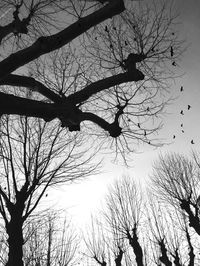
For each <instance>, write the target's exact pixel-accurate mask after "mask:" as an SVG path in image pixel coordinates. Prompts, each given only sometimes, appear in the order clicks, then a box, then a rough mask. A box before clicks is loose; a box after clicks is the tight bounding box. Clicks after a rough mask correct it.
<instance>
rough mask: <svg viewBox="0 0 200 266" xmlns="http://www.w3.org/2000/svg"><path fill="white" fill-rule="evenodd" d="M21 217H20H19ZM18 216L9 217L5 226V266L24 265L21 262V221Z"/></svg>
mask: <svg viewBox="0 0 200 266" xmlns="http://www.w3.org/2000/svg"><path fill="white" fill-rule="evenodd" d="M20 218H21V217H20ZM20 218H19V217H18V216H16V217H15V216H14V217H12V218H11V220H10V222H9V224H8V225H7V226H6V230H7V234H8V240H7V242H8V248H9V253H8V261H7V263H6V266H14V265H17V266H24V263H23V260H22V258H23V242H24V241H23V230H22V226H23V223H22V222H21V219H20Z"/></svg>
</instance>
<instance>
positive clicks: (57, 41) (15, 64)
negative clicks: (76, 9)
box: [0, 0, 125, 79]
mask: <svg viewBox="0 0 200 266" xmlns="http://www.w3.org/2000/svg"><path fill="white" fill-rule="evenodd" d="M124 9H125V7H124V3H123V0H115V1H110V2H109V3H108V4H107V5H105V6H104V7H102V8H100V9H99V10H97V11H95V12H93V13H92V14H90V15H88V16H86V17H83V18H80V19H79V20H78V21H77V22H75V23H73V24H72V25H70V26H69V27H67V28H66V29H64V30H62V31H60V32H58V33H57V34H54V35H51V36H47V37H40V38H39V39H38V40H37V41H36V42H35V43H33V45H31V46H29V47H27V48H25V49H23V50H21V51H19V52H16V53H14V54H11V55H10V56H8V57H7V58H6V59H4V60H3V61H2V62H1V63H0V79H2V78H4V77H5V76H6V75H8V74H9V73H11V72H13V71H14V70H16V69H18V68H19V67H21V66H23V65H25V64H27V63H29V62H31V61H33V60H35V59H36V58H38V57H39V56H41V55H44V54H46V53H49V52H51V51H54V50H56V49H59V48H61V47H62V46H64V45H66V44H67V43H69V42H71V41H72V40H73V39H75V38H76V37H78V36H79V35H81V34H82V33H84V32H86V31H87V30H88V29H90V28H91V27H93V26H95V25H97V24H99V23H101V22H103V21H105V20H106V19H108V18H111V17H113V16H115V15H117V14H119V13H121V12H122V11H124Z"/></svg>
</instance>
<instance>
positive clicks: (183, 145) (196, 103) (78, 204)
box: [48, 0, 200, 225]
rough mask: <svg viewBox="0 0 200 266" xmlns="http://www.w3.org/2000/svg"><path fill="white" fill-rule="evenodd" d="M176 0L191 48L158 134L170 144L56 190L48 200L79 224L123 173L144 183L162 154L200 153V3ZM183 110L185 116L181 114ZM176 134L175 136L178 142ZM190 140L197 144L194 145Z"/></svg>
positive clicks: (193, 0) (143, 152)
mask: <svg viewBox="0 0 200 266" xmlns="http://www.w3.org/2000/svg"><path fill="white" fill-rule="evenodd" d="M156 1H160V0H156ZM174 1H175V4H176V6H177V10H178V12H179V13H180V22H181V24H180V33H181V35H182V37H183V38H185V39H186V40H187V45H188V49H187V51H186V52H185V54H184V58H183V60H182V62H181V63H180V66H178V68H179V69H178V70H180V71H181V72H182V73H184V75H183V77H181V78H179V79H177V80H176V83H175V84H174V85H173V87H172V90H173V94H174V95H176V96H178V99H177V100H175V101H174V103H173V104H172V105H170V106H169V107H168V110H167V111H168V115H166V116H165V117H164V127H163V129H162V130H161V132H160V134H159V136H160V138H165V140H166V142H169V143H170V142H171V144H170V145H166V146H164V147H162V148H159V149H156V150H154V149H153V148H152V149H148V150H145V149H143V147H141V152H142V153H140V154H133V162H134V166H133V167H132V168H131V169H126V168H125V167H121V166H113V165H111V164H109V165H107V167H105V169H104V170H105V173H103V174H101V175H97V176H92V177H90V178H89V179H88V180H86V181H82V182H81V183H80V184H77V185H70V186H68V187H66V188H59V189H58V190H57V191H55V193H54V194H53V195H52V196H51V197H49V199H48V200H51V202H52V204H54V205H55V203H56V205H55V207H56V208H59V207H62V208H65V209H66V210H67V211H68V212H69V214H70V215H72V218H73V219H74V220H75V221H76V222H77V221H79V222H78V224H80V225H81V224H82V223H84V222H86V221H87V220H88V218H89V216H90V212H94V211H95V209H96V208H97V207H99V204H100V201H101V199H103V196H104V194H105V192H106V190H107V186H108V184H110V183H111V182H112V180H113V179H114V178H116V177H119V176H120V175H122V174H123V173H124V174H129V175H130V176H131V178H134V179H136V180H140V182H142V183H145V182H146V180H147V179H148V175H149V174H150V173H151V166H152V162H153V161H154V160H155V159H156V158H157V157H158V153H159V152H170V151H176V152H182V153H187V154H189V153H191V150H192V149H195V150H197V151H198V150H199V151H200V149H199V148H200V137H199V135H200V118H199V116H200V0H174ZM144 2H145V1H142V2H140V4H143V3H144ZM181 86H183V88H184V91H183V92H180V87H181ZM188 105H191V109H190V110H187V107H188ZM181 110H183V112H184V115H181V114H180V111H181ZM182 123H183V127H181V124H182ZM182 130H184V133H183V132H182ZM173 135H175V136H176V138H175V139H173ZM191 140H193V141H194V143H195V144H191Z"/></svg>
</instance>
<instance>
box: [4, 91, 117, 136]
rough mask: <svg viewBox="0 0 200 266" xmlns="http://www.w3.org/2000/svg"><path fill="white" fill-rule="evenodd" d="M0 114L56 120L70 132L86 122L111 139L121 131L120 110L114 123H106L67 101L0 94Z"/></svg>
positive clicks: (78, 128)
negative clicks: (93, 124)
mask: <svg viewBox="0 0 200 266" xmlns="http://www.w3.org/2000/svg"><path fill="white" fill-rule="evenodd" d="M119 112H120V114H119ZM0 114H18V115H26V116H32V117H39V118H43V119H44V120H45V121H51V120H53V119H55V118H58V119H59V120H60V121H61V123H62V125H63V126H65V127H68V128H69V130H71V131H76V130H80V123H81V122H82V121H85V120H88V121H91V122H93V123H95V124H97V125H99V126H100V127H101V128H102V129H104V130H105V131H107V132H109V134H110V135H111V136H112V137H118V136H119V135H120V134H121V130H122V129H121V127H120V126H119V121H118V118H119V116H120V115H121V114H122V111H121V110H118V112H117V114H116V119H114V122H113V123H108V122H107V121H105V120H104V119H103V118H101V117H99V116H97V115H95V114H93V113H89V112H82V111H81V110H79V109H78V108H77V107H76V106H72V105H71V103H68V101H67V100H66V101H65V102H63V103H62V104H61V103H58V104H57V103H44V102H40V101H36V100H30V99H25V98H21V97H18V96H14V95H10V94H5V93H2V92H0Z"/></svg>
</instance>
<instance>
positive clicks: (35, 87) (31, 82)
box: [0, 74, 62, 103]
mask: <svg viewBox="0 0 200 266" xmlns="http://www.w3.org/2000/svg"><path fill="white" fill-rule="evenodd" d="M0 85H9V86H18V87H26V88H29V89H31V90H32V91H37V92H39V93H40V94H42V95H43V96H45V97H47V98H48V99H50V100H52V101H53V102H55V103H59V102H60V101H61V100H62V99H61V97H60V96H59V95H57V94H56V93H54V92H53V91H51V90H50V89H49V88H47V87H46V86H45V85H43V84H42V83H41V82H39V81H37V80H35V79H34V78H32V77H25V76H20V75H14V74H9V75H7V76H6V77H5V78H4V79H2V80H0Z"/></svg>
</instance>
